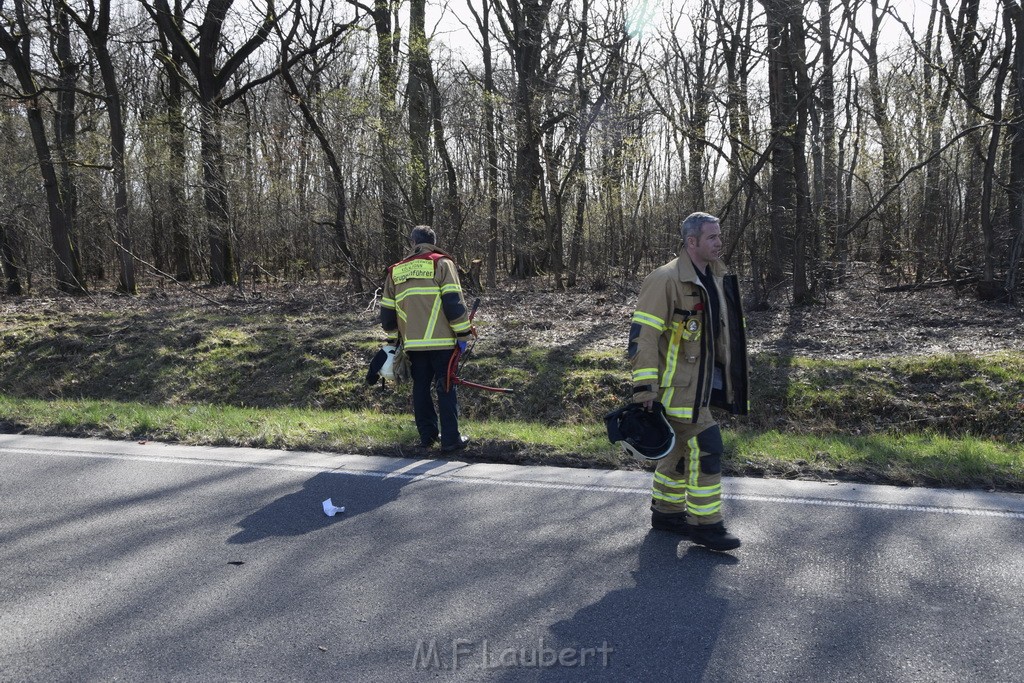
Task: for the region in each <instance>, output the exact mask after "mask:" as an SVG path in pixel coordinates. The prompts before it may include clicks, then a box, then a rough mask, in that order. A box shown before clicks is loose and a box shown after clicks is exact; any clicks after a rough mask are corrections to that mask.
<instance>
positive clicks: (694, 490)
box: [689, 484, 722, 498]
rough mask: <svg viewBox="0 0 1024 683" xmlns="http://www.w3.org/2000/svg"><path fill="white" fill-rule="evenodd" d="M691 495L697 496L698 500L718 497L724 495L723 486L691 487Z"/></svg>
mask: <svg viewBox="0 0 1024 683" xmlns="http://www.w3.org/2000/svg"><path fill="white" fill-rule="evenodd" d="M689 491H690V495H691V496H697V497H698V498H708V497H710V496H718V495H721V494H722V485H721V484H715V485H713V486H691V487H689Z"/></svg>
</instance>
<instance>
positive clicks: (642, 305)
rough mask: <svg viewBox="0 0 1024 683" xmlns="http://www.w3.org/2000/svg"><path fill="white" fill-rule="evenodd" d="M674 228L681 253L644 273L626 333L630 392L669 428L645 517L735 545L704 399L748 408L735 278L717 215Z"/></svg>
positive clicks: (706, 542) (717, 437) (723, 545)
mask: <svg viewBox="0 0 1024 683" xmlns="http://www.w3.org/2000/svg"><path fill="white" fill-rule="evenodd" d="M680 234H681V237H682V239H683V251H682V252H681V253H680V255H679V257H678V258H676V259H673V260H672V261H669V262H668V263H666V264H665V265H663V266H661V267H659V268H657V269H656V270H654V271H653V272H652V273H651V274H650V275H648V276H647V278H646V279H645V280H644V283H643V286H642V287H641V289H640V296H639V298H638V300H637V307H636V312H635V313H634V314H633V319H632V325H631V326H630V332H629V358H630V364H631V366H632V371H633V398H632V400H633V402H634V403H640V404H643V405H644V406H645V407H647V408H648V409H649V408H651V406H652V405H653V403H654V402H655V401H660V402H661V403H662V404H663V405H664V406H665V411H666V413H667V415H668V418H669V422H670V424H671V425H672V429H673V430H674V431H675V435H676V440H675V446H674V447H673V449H672V451H671V452H670V453H669V454H668V455H667V456H665V457H664V458H662V459H660V460H658V464H657V468H656V470H655V472H654V482H653V485H652V504H651V510H652V513H651V526H652V527H653V528H654V529H661V530H665V531H672V532H676V533H679V534H682V535H684V536H686V537H688V538H689V539H690V540H691V541H692V542H694V543H697V544H699V545H703V546H706V547H708V548H711V549H712V550H719V551H724V550H733V549H735V548H738V547H739V546H740V539H739V538H737V537H736V536H734V535H733V534H731V533H730V532H729V531H728V530H727V529H726V527H725V523H724V522H723V520H722V451H723V445H722V432H721V430H720V429H719V427H718V424H717V423H716V422H715V418H714V416H713V415H712V414H711V407H712V406H714V407H716V408H722V409H724V410H726V411H728V412H730V413H732V414H735V415H746V414H747V410H748V399H747V396H748V393H747V392H748V371H747V349H746V335H745V332H744V321H743V311H742V307H741V305H740V295H739V286H738V282H737V278H736V276H735V275H727V274H726V273H725V265H724V264H723V263H722V261H721V260H720V259H721V250H722V229H721V226H720V225H719V220H718V218H716V217H714V216H712V215H710V214H707V213H693V214H690V215H689V216H687V217H686V219H685V220H683V222H682V226H681V228H680Z"/></svg>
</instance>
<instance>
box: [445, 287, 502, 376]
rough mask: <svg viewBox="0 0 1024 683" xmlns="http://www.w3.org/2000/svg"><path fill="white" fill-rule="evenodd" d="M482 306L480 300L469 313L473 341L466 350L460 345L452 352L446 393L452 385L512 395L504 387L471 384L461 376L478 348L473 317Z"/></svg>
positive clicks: (467, 345)
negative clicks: (471, 354) (474, 348)
mask: <svg viewBox="0 0 1024 683" xmlns="http://www.w3.org/2000/svg"><path fill="white" fill-rule="evenodd" d="M479 306H480V299H477V300H476V301H474V302H473V307H472V308H471V309H470V311H469V322H470V327H469V330H470V333H471V335H472V337H473V338H472V339H471V340H470V341H469V343H467V344H466V350H465V351H462V350H461V349H459V345H458V344H456V345H455V348H454V349H453V350H452V357H451V358H449V359H448V375H447V376H446V377H445V383H444V387H445V391H451V389H452V385H455V386H464V387H471V388H473V389H482V390H483V391H494V392H497V393H501V394H511V393H513V390H512V389H505V388H503V387H489V386H487V385H486V384H477V383H476V382H470V381H469V380H465V379H462V378H461V377H459V375H460V374H461V373H462V366H463V364H464V363H465V362H466V358H467V357H469V354H470V353H472V351H473V347H475V346H476V340H477V334H476V328H475V327H473V325H472V323H473V316H475V315H476V309H477V308H479Z"/></svg>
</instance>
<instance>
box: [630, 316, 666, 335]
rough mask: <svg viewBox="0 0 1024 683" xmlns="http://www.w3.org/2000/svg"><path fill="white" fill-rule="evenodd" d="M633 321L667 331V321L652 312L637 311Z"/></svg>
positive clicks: (659, 330) (660, 330)
mask: <svg viewBox="0 0 1024 683" xmlns="http://www.w3.org/2000/svg"><path fill="white" fill-rule="evenodd" d="M633 322H635V323H640V324H641V325H647V326H648V327H653V328H654V329H656V330H657V331H658V332H664V331H665V321H664V320H662V319H661V318H659V317H658V316H656V315H651V314H650V313H644V312H643V311H637V312H636V313H634V314H633Z"/></svg>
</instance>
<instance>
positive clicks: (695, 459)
mask: <svg viewBox="0 0 1024 683" xmlns="http://www.w3.org/2000/svg"><path fill="white" fill-rule="evenodd" d="M686 445H687V446H689V447H690V455H689V456H688V457H689V458H690V481H688V482H687V483H688V484H689V485H690V488H694V489H695V488H697V477H698V476H700V446H698V445H697V437H693V438H691V439H690V440H689V441H687V442H686Z"/></svg>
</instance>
